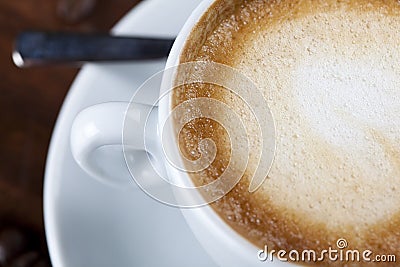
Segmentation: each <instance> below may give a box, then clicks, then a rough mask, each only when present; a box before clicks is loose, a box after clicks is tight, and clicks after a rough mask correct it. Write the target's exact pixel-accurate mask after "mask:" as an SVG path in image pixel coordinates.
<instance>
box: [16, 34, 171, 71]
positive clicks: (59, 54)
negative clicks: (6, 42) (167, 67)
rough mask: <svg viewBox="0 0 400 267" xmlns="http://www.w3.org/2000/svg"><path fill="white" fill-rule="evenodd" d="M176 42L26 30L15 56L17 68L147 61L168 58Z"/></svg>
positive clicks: (21, 35) (18, 39)
mask: <svg viewBox="0 0 400 267" xmlns="http://www.w3.org/2000/svg"><path fill="white" fill-rule="evenodd" d="M173 42H174V40H173V39H160V38H147V37H146V38H143V37H123V36H111V35H109V34H87V33H67V32H36V31H27V32H22V33H21V34H19V35H18V37H17V39H16V42H15V47H14V52H13V55H12V56H13V60H14V63H15V65H17V66H18V67H32V66H39V65H49V64H72V65H81V64H82V63H85V62H113V61H132V60H148V59H159V58H164V57H166V56H167V55H168V53H169V50H170V49H171V46H172V44H173Z"/></svg>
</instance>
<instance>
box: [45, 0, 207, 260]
mask: <svg viewBox="0 0 400 267" xmlns="http://www.w3.org/2000/svg"><path fill="white" fill-rule="evenodd" d="M199 2H200V0H168V1H167V0H147V1H143V2H142V3H141V4H139V5H138V6H137V7H136V8H135V9H133V10H132V11H131V12H130V13H129V14H127V15H126V16H125V17H124V18H123V19H122V20H121V21H120V23H119V24H118V25H117V26H116V27H115V28H114V33H116V34H134V35H143V36H146V35H148V36H160V37H173V36H176V35H177V33H178V31H179V30H180V27H181V26H182V25H183V23H184V21H185V20H186V18H187V17H188V16H189V14H190V13H191V11H192V10H193V9H194V8H195V7H196V6H197V4H198V3H199ZM164 64H165V62H164V61H153V62H147V63H143V62H142V63H130V64H113V65H110V64H109V65H87V66H85V67H84V68H83V70H82V71H81V72H80V73H79V75H78V77H77V78H76V80H75V82H74V84H73V85H72V87H71V90H70V92H69V94H68V96H67V98H66V100H65V103H64V105H63V107H62V110H61V113H60V115H59V118H58V121H57V125H56V128H55V131H54V134H53V138H52V141H51V145H50V150H49V154H48V159H47V166H46V174H45V186H44V213H45V214H44V215H45V216H44V219H45V226H46V235H47V241H48V246H49V250H50V256H51V260H52V263H53V266H55V267H63V266H68V267H70V266H73V267H92V266H93V267H100V266H105V267H111V266H116V267H125V266H140V267H152V266H154V267H156V266H163V267H168V266H174V267H179V266H191V267H195V266H199V267H204V266H209V267H212V266H215V264H214V263H213V262H212V261H211V259H210V258H209V256H208V255H207V254H205V252H204V250H203V248H202V247H201V246H200V245H199V243H198V242H197V240H196V239H195V237H194V236H193V234H192V232H191V231H190V229H189V228H188V226H187V225H186V222H185V221H184V219H183V217H182V215H181V213H180V211H179V210H178V209H176V208H171V207H168V206H165V205H163V204H160V203H158V202H156V201H155V200H153V199H151V198H150V197H148V196H147V195H146V194H144V193H143V192H141V191H140V190H137V189H135V188H134V186H132V188H130V189H128V190H125V191H121V190H118V189H115V188H110V187H108V186H105V185H102V184H100V183H99V182H97V181H95V180H93V179H92V178H90V177H88V176H87V175H86V174H85V173H84V172H83V171H82V170H81V169H80V168H79V167H78V165H77V164H76V163H75V161H74V160H73V158H72V155H71V151H70V145H69V136H70V128H71V124H72V121H73V119H74V117H75V116H76V114H77V113H78V112H79V111H81V110H82V109H83V108H85V107H87V106H90V105H93V104H96V103H101V102H108V101H129V99H130V97H131V96H132V94H133V92H134V90H135V89H136V88H138V86H139V85H140V84H141V83H142V82H143V81H144V80H145V79H146V78H148V77H150V76H151V75H152V74H154V73H155V72H157V71H159V70H161V69H162V68H163V66H164Z"/></svg>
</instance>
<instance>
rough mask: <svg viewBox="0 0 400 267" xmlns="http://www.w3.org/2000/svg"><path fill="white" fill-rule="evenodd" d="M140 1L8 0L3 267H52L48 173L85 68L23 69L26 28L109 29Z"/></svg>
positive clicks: (1, 23)
mask: <svg viewBox="0 0 400 267" xmlns="http://www.w3.org/2000/svg"><path fill="white" fill-rule="evenodd" d="M138 2H140V0H113V1H109V0H35V1H32V0H17V1H11V0H0V32H1V41H0V58H1V59H2V60H1V64H0V79H1V83H0V84H1V93H0V109H1V112H0V114H1V115H0V125H1V131H0V135H1V136H0V145H1V151H0V267H3V266H7V267H8V266H11V267H14V266H15V267H41V266H51V264H50V261H49V258H48V253H47V247H46V240H45V235H44V225H43V201H42V193H43V176H44V168H45V162H46V155H47V149H48V145H49V142H50V138H51V133H52V130H53V127H54V124H55V121H56V118H57V115H58V112H59V110H60V107H61V105H62V102H63V99H64V97H65V95H66V93H67V91H68V89H69V86H70V85H71V83H72V81H73V79H74V77H75V75H76V74H77V72H78V69H74V68H70V67H65V66H64V67H41V68H32V69H18V68H17V67H16V66H14V64H13V63H12V59H11V52H12V47H13V41H14V40H15V38H16V36H17V34H18V33H19V32H21V31H23V30H28V29H36V30H49V31H76V32H107V31H109V30H110V28H111V27H112V26H113V25H114V24H115V23H116V22H117V21H118V20H119V19H120V18H121V17H122V16H123V15H124V14H125V13H126V12H128V11H129V10H130V9H131V8H132V7H134V6H135V5H136V4H137V3H138Z"/></svg>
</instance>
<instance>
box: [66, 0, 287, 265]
mask: <svg viewBox="0 0 400 267" xmlns="http://www.w3.org/2000/svg"><path fill="white" fill-rule="evenodd" d="M213 3H214V0H204V1H203V2H202V3H201V4H200V5H199V6H198V8H197V9H196V10H195V11H194V12H193V13H192V15H191V16H190V17H189V18H188V20H187V22H186V24H185V25H184V27H183V28H182V30H181V31H180V33H179V35H178V37H177V38H176V41H175V43H174V46H173V47H172V50H171V52H170V54H169V57H168V60H167V64H166V69H169V68H173V67H174V66H176V65H178V64H179V57H180V53H181V51H182V49H183V47H184V44H185V41H186V40H187V38H188V36H189V34H190V32H191V30H192V28H193V27H194V26H195V25H196V23H197V22H198V21H199V19H200V18H201V17H202V15H203V14H204V13H205V12H206V11H207V10H208V8H209V7H210V6H211V5H212V4H213ZM162 88H163V87H162ZM165 88H167V87H165ZM153 90H154V92H157V94H158V91H159V88H153ZM162 90H163V89H161V91H160V92H159V93H160V95H163V94H164V93H165V92H164V91H162ZM128 108H129V112H130V114H131V116H130V118H131V120H130V123H129V125H131V126H132V125H134V129H132V131H130V133H129V134H130V138H129V140H128V141H124V142H125V144H126V142H129V148H130V151H128V152H126V153H128V154H129V155H130V156H131V157H132V159H133V162H134V163H132V164H134V169H135V175H137V176H140V178H141V181H146V185H143V186H144V187H145V188H150V187H157V186H160V185H159V182H160V181H159V180H157V179H154V175H155V172H154V171H153V169H154V168H153V167H155V169H156V171H157V172H158V174H160V175H161V176H163V175H166V176H167V177H168V178H169V179H170V180H172V181H173V182H174V183H177V184H187V183H188V181H190V178H189V175H188V174H187V173H185V172H181V171H179V170H177V169H176V168H173V167H171V165H170V164H166V159H165V157H164V155H163V153H162V149H161V139H162V137H161V136H160V130H159V129H160V128H163V127H165V125H164V124H163V123H164V122H166V121H167V115H168V114H169V113H170V110H171V101H170V98H163V99H161V100H160V102H159V106H158V107H154V106H149V105H144V104H129V103H115V102H114V103H104V104H98V105H95V106H92V107H89V108H87V109H85V110H83V111H82V112H80V113H79V114H78V116H77V117H76V118H75V121H74V123H73V126H72V131H71V148H72V153H73V156H74V158H75V160H76V161H77V163H78V164H79V165H80V166H81V167H82V169H84V170H85V171H86V172H88V173H89V174H91V176H93V177H95V178H97V179H98V180H100V181H102V182H104V183H107V184H111V185H116V186H118V187H122V188H123V187H126V186H130V184H131V183H132V179H131V177H129V173H127V171H126V169H127V168H126V165H125V162H124V158H123V157H121V155H122V145H123V136H122V134H123V132H124V127H125V126H126V121H125V120H126V113H127V110H128ZM144 129H146V131H144ZM125 130H126V129H125ZM167 135H168V134H167ZM170 135H171V136H170V137H167V139H169V140H171V143H172V144H173V145H175V148H173V149H176V150H177V149H178V146H177V145H176V144H177V142H176V140H175V139H176V138H175V137H174V136H173V135H172V134H170ZM110 146H113V148H110ZM99 148H104V151H102V152H101V153H98V150H99ZM102 153H103V154H104V153H109V154H112V155H114V157H109V158H111V159H110V161H108V162H106V163H104V162H103V163H102V164H100V165H99V164H98V162H99V160H98V158H97V157H98V156H99V154H100V155H101V154H102ZM146 154H149V155H151V158H152V161H151V163H152V164H155V165H153V166H152V165H151V164H148V162H147V161H146V160H143V158H144V156H145V155H146ZM106 172H107V173H106ZM189 183H190V182H189ZM175 196H176V195H175ZM179 197H182V196H179ZM183 197H184V198H185V197H186V196H183ZM187 197H188V198H189V197H190V198H196V199H200V198H201V195H200V194H197V195H195V196H193V195H191V196H187ZM183 201H184V200H183ZM166 202H168V201H166ZM149 212H150V211H149ZM182 213H183V215H184V217H185V219H186V220H187V222H188V224H189V226H190V228H191V229H192V231H193V233H194V234H195V235H196V237H197V239H198V240H199V241H200V243H201V244H202V246H203V247H204V248H205V250H206V251H207V252H208V253H209V254H210V255H211V256H212V257H213V259H214V260H215V261H216V262H217V263H218V264H219V265H220V266H262V265H265V264H267V263H266V262H261V261H260V260H259V259H258V254H259V253H258V252H259V251H260V249H259V248H257V247H256V246H254V245H253V244H252V243H250V242H249V241H248V240H247V239H245V238H244V237H242V236H241V235H240V234H238V233H237V232H236V231H234V230H233V229H232V228H231V227H230V226H228V225H227V224H226V223H225V222H224V221H223V220H222V219H221V217H220V216H219V215H218V214H217V213H216V212H215V211H214V210H213V209H212V208H211V207H210V206H208V205H200V207H196V208H183V209H182ZM268 264H269V265H270V266H286V263H282V262H268Z"/></svg>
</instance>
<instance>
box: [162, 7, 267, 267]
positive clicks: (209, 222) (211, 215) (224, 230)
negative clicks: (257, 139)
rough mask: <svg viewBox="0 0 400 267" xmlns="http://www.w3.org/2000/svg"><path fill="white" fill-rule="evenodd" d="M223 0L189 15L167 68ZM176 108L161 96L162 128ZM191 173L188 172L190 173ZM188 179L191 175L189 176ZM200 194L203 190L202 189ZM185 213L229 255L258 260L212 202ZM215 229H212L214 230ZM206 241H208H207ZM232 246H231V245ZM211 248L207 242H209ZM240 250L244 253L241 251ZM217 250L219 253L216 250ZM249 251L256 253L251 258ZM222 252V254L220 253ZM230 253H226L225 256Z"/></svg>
mask: <svg viewBox="0 0 400 267" xmlns="http://www.w3.org/2000/svg"><path fill="white" fill-rule="evenodd" d="M216 1H219V0H203V1H202V2H201V3H200V5H199V6H198V7H197V8H196V9H195V10H194V11H193V12H192V14H191V15H190V16H189V18H188V19H187V20H186V23H185V24H184V26H183V28H182V29H181V31H180V32H179V34H178V36H177V38H176V40H175V42H174V44H173V46H172V49H171V51H170V54H169V56H168V59H167V63H166V66H165V69H166V70H167V69H169V68H173V67H176V66H178V65H179V63H180V56H181V52H182V50H183V48H184V47H185V45H186V41H187V40H188V38H189V37H190V34H191V33H192V30H193V29H194V27H195V26H196V25H197V24H198V22H199V21H200V19H201V18H202V17H203V15H204V14H206V13H207V11H208V10H209V8H210V7H211V6H212V5H213V4H214V3H215V2H216ZM166 89H168V88H165V87H164V86H161V90H160V96H162V95H164V94H165V93H166V92H165V90H166ZM171 109H172V97H171V95H170V94H169V95H168V97H161V99H160V102H159V109H158V116H159V117H158V118H159V119H158V127H159V129H162V127H163V125H162V122H164V121H166V119H167V117H168V115H169V113H170V111H171ZM168 128H170V127H168ZM167 136H170V137H171V138H172V140H173V141H174V144H176V143H177V139H176V136H174V134H172V132H169V133H167ZM174 149H176V152H177V151H178V146H176V145H175V146H174ZM166 171H167V174H168V176H169V177H171V179H173V180H176V179H177V180H178V181H179V180H182V179H183V178H182V176H183V175H184V174H183V173H182V172H179V171H177V170H175V169H174V168H172V167H170V166H167V167H166ZM186 175H187V174H186ZM186 180H188V179H186ZM199 195H200V193H199ZM181 210H182V213H183V215H184V217H185V219H186V220H187V221H190V222H191V223H192V222H193V221H194V220H197V221H196V222H195V223H196V224H198V223H199V222H200V223H201V224H202V227H207V230H208V231H213V236H215V239H219V240H223V241H219V243H221V244H224V249H226V251H228V250H232V251H233V252H235V254H231V253H226V254H228V257H232V258H233V256H232V255H235V256H234V257H235V258H238V257H239V258H242V259H241V261H244V262H248V263H250V260H251V259H252V261H251V262H253V264H254V262H255V261H256V260H257V255H256V252H257V251H258V250H259V249H260V248H258V247H257V246H256V245H254V244H253V243H251V242H250V241H249V240H248V239H246V238H245V237H244V236H242V235H240V234H239V233H238V232H237V231H235V230H234V229H233V228H232V227H231V226H229V225H228V223H226V222H225V221H224V220H223V219H222V218H221V217H220V216H219V215H218V214H217V212H216V211H214V209H212V208H211V207H210V205H205V206H201V207H196V208H194V210H193V209H181ZM191 223H189V227H190V228H192V231H193V232H194V234H195V235H196V237H197V239H198V240H199V241H200V243H202V240H201V238H199V236H198V234H196V232H197V231H199V229H198V228H197V227H196V226H193V225H191ZM210 229H212V230H210ZM203 242H204V241H203ZM228 247H229V249H228ZM205 248H206V250H207V246H205ZM208 252H209V254H210V255H211V256H212V257H213V258H214V259H215V260H217V261H218V259H216V255H213V251H208ZM238 252H240V253H238ZM214 254H215V253H214ZM249 255H252V256H251V258H250V257H249ZM219 256H221V255H219ZM225 257H226V256H225Z"/></svg>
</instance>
